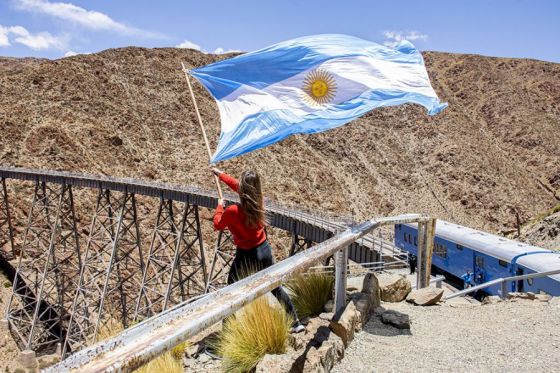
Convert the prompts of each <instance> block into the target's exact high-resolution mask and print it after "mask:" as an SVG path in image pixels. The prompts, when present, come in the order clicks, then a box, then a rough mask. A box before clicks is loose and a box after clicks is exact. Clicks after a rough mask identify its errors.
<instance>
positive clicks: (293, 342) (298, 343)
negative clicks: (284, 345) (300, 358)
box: [288, 333, 306, 351]
mask: <svg viewBox="0 0 560 373" xmlns="http://www.w3.org/2000/svg"><path fill="white" fill-rule="evenodd" d="M302 334H303V333H297V334H290V335H289V336H288V345H290V346H291V347H292V348H293V349H294V350H296V351H297V350H299V349H302V348H303V347H304V346H305V344H306V341H305V340H306V338H305V335H302Z"/></svg>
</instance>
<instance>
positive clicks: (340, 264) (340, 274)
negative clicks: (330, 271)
mask: <svg viewBox="0 0 560 373" xmlns="http://www.w3.org/2000/svg"><path fill="white" fill-rule="evenodd" d="M334 263H335V279H334V310H333V311H334V314H335V315H340V314H341V313H342V312H343V311H344V309H345V307H346V276H347V267H348V248H344V249H342V250H340V251H337V252H336V254H335V257H334Z"/></svg>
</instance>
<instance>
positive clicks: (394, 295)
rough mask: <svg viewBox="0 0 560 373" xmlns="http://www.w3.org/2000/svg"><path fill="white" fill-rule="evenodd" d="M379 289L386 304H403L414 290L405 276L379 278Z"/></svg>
mask: <svg viewBox="0 0 560 373" xmlns="http://www.w3.org/2000/svg"><path fill="white" fill-rule="evenodd" d="M379 287H380V288H381V300H382V301H384V302H401V301H403V300H404V299H405V298H406V296H407V295H408V293H410V291H411V290H412V285H411V284H410V281H409V280H408V279H407V278H406V276H403V275H383V276H379Z"/></svg>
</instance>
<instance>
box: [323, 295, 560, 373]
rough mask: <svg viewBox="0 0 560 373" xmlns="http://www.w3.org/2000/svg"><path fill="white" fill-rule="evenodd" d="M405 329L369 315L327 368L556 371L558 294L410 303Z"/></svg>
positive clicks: (559, 361) (400, 306) (402, 307)
mask: <svg viewBox="0 0 560 373" xmlns="http://www.w3.org/2000/svg"><path fill="white" fill-rule="evenodd" d="M383 307H384V308H386V309H394V310H396V311H399V312H402V313H405V314H408V315H409V317H410V319H411V324H412V326H411V330H410V334H409V335H406V334H403V333H401V331H400V330H398V329H395V328H393V327H390V326H387V325H384V324H382V323H381V322H380V321H379V320H378V319H377V318H376V317H373V318H372V319H371V320H370V322H369V323H368V324H367V325H366V327H365V328H364V330H363V331H362V332H360V333H358V334H357V335H356V337H355V339H354V341H353V342H352V343H351V345H350V346H349V347H348V349H347V350H346V355H345V357H344V359H343V360H342V361H341V362H340V363H339V364H338V365H337V366H335V368H334V369H333V372H340V373H342V372H343V373H348V372H397V371H398V372H419V371H421V372H434V371H454V372H464V371H474V372H529V371H530V372H560V298H554V299H553V300H551V301H550V302H549V303H547V302H539V301H525V300H523V301H521V300H518V301H516V302H513V301H508V302H500V303H497V304H489V305H482V306H476V305H458V304H456V305H445V304H444V305H441V306H433V307H415V306H412V305H409V304H406V303H397V304H384V305H383Z"/></svg>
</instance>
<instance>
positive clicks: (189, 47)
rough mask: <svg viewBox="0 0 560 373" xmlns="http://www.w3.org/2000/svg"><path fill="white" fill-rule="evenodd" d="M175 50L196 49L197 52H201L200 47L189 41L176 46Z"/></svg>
mask: <svg viewBox="0 0 560 373" xmlns="http://www.w3.org/2000/svg"><path fill="white" fill-rule="evenodd" d="M175 48H188V49H196V50H197V51H202V48H201V47H200V45H198V44H195V43H193V42H192V41H190V40H185V41H184V42H182V43H180V44H177V45H176V46H175Z"/></svg>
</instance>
